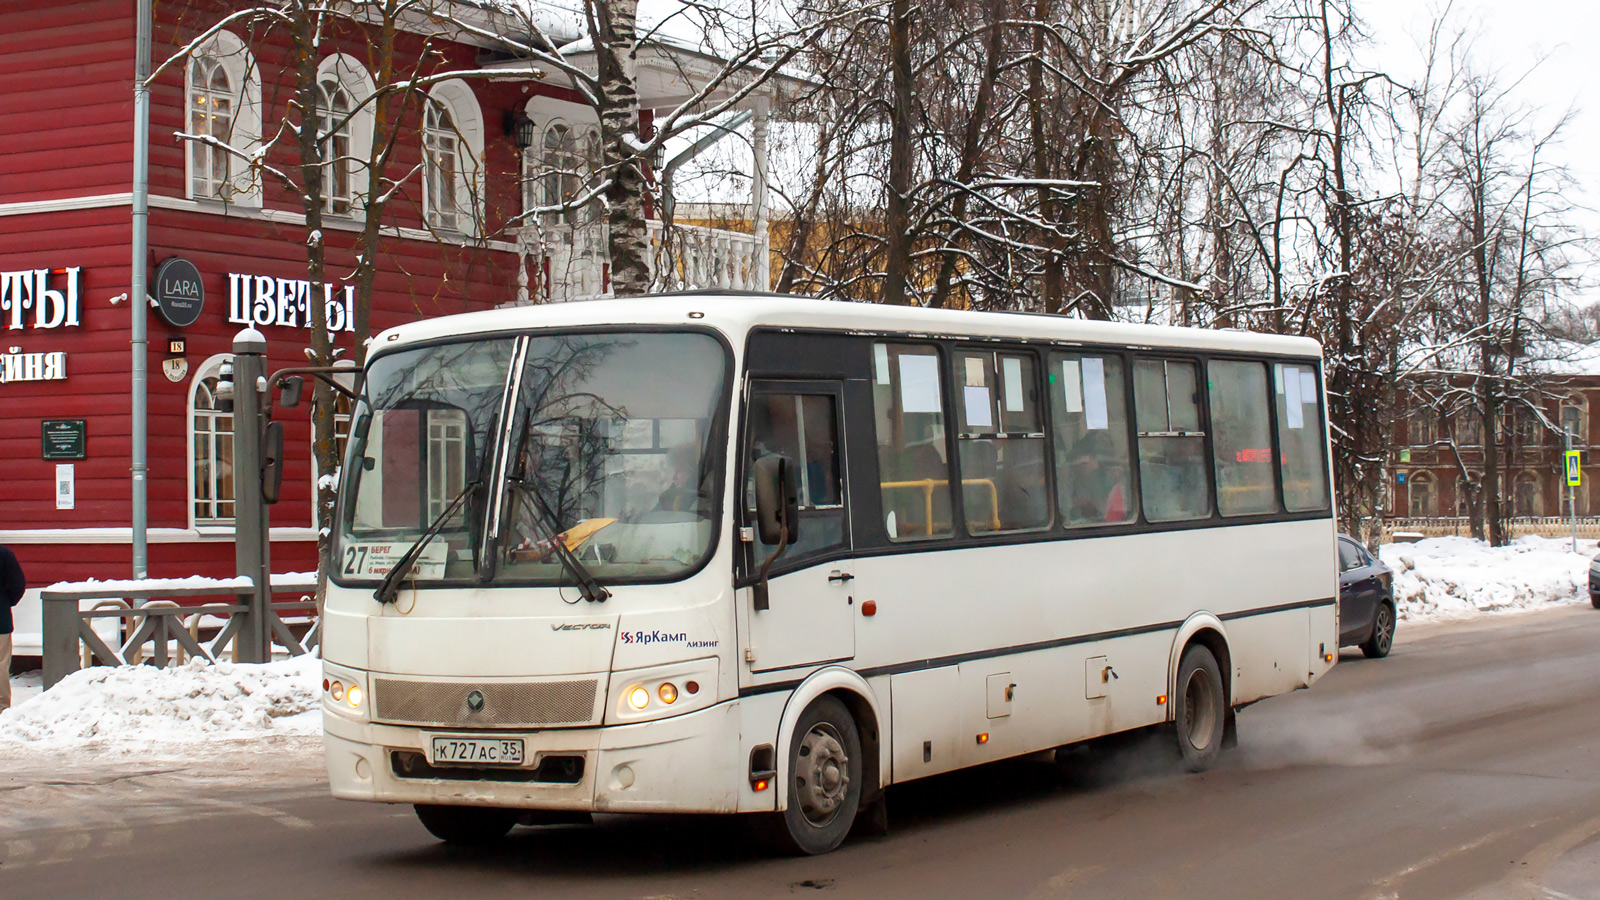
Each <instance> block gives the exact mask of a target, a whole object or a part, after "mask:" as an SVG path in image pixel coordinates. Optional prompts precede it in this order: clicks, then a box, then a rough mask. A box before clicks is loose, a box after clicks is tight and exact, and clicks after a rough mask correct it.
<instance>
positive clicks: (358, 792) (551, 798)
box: [323, 700, 774, 812]
mask: <svg viewBox="0 0 1600 900" xmlns="http://www.w3.org/2000/svg"><path fill="white" fill-rule="evenodd" d="M740 712H741V711H740V703H739V701H737V700H733V701H728V702H724V703H720V704H717V705H715V706H710V707H707V708H705V709H701V710H696V711H694V712H691V713H685V714H683V715H679V716H671V717H668V718H665V719H658V720H655V721H652V722H644V723H639V724H632V725H612V726H602V727H597V728H560V729H546V730H543V731H528V732H510V731H507V732H499V731H496V732H477V733H472V732H467V731H461V730H456V731H448V732H441V731H438V730H434V729H424V728H417V727H414V726H405V725H383V724H375V723H370V722H362V721H357V720H354V719H349V718H346V717H343V716H339V715H335V714H329V713H326V712H325V713H324V716H323V728H324V733H323V744H324V749H325V752H326V754H327V763H328V783H329V785H330V787H331V788H332V790H333V795H334V796H335V797H338V798H341V799H346V800H369V801H375V802H379V803H436V804H448V805H460V806H497V807H511V808H520V809H541V810H570V811H587V812H741V811H751V810H758V809H763V808H764V809H768V810H770V809H772V808H773V803H774V801H773V798H772V794H773V792H772V791H766V792H764V793H762V794H756V793H754V792H753V791H752V789H751V787H750V785H749V782H748V779H747V778H746V777H744V776H745V774H746V773H745V768H746V767H745V766H744V765H742V764H741V761H740V759H739V752H740V746H741V742H740V730H741V722H740ZM436 734H450V735H470V736H474V737H485V738H521V739H522V740H523V741H524V746H525V751H524V754H525V755H524V759H525V764H524V765H523V766H521V767H514V768H513V767H505V768H498V767H482V768H476V769H462V768H444V767H440V768H434V767H432V766H429V765H427V764H426V754H425V750H424V744H425V742H429V741H430V740H431V738H432V737H433V735H436ZM549 757H555V758H557V760H556V761H557V762H558V763H560V764H561V765H557V766H553V767H550V770H551V771H554V772H556V773H557V775H556V777H557V778H559V779H561V780H530V779H534V778H540V777H543V774H542V773H544V772H545V771H546V770H544V769H540V764H541V762H542V761H543V760H545V759H546V758H549ZM574 758H581V759H582V771H581V775H574V773H573V768H574V766H572V765H570V764H569V763H570V762H571V761H572V760H573V759H574ZM434 776H443V777H434Z"/></svg>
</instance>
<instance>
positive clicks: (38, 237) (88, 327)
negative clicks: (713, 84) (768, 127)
mask: <svg viewBox="0 0 1600 900" xmlns="http://www.w3.org/2000/svg"><path fill="white" fill-rule="evenodd" d="M226 5H227V4H226V3H225V2H222V0H217V2H212V0H157V2H156V7H155V10H156V11H155V22H154V42H153V52H152V57H153V59H154V60H155V61H156V62H157V63H158V64H159V63H160V62H161V61H162V60H165V59H167V58H168V57H171V56H173V55H174V54H175V53H177V52H178V51H179V49H180V48H182V47H183V46H184V45H185V44H187V43H189V42H190V41H191V40H193V39H194V38H195V36H196V35H198V34H199V33H200V32H201V31H202V30H203V29H204V28H205V27H207V26H209V25H210V24H211V23H213V22H215V21H217V19H218V12H219V10H222V9H223V8H224V7H225V6H226ZM574 27H576V23H574ZM135 35H136V22H135V2H134V0H67V2H61V0H7V2H5V3H0V122H3V126H0V323H3V327H4V331H5V342H4V344H0V351H3V353H0V465H3V471H4V473H5V475H4V481H3V483H0V543H5V544H8V545H10V546H11V547H12V548H13V549H14V550H15V551H16V553H17V556H18V558H19V559H20V560H21V562H22V564H23V566H24V567H25V569H26V570H27V573H28V581H29V586H30V588H34V589H37V588H39V587H41V586H43V585H46V584H49V583H52V582H56V581H61V580H79V579H85V578H101V579H105V578H127V577H129V576H130V574H131V562H132V559H131V542H132V536H131V535H132V529H131V516H132V507H131V496H132V491H131V481H130V459H131V422H132V415H131V400H130V383H131V377H130V370H131V365H132V359H131V351H130V334H131V332H130V329H131V325H132V321H133V320H132V317H133V316H147V317H148V319H147V322H148V330H149V350H148V358H147V360H146V366H147V370H148V372H149V379H148V417H147V421H148V435H149V438H148V467H149V479H148V482H147V493H148V540H149V574H150V575H151V576H152V577H179V576H185V575H195V574H198V575H210V576H227V575H231V574H233V571H232V569H233V559H234V548H233V545H232V534H233V520H232V515H233V511H232V506H233V504H232V502H231V499H230V498H231V496H232V493H231V491H232V486H231V459H232V454H231V419H230V417H229V416H227V415H226V414H225V413H222V412H219V411H218V410H217V409H216V406H215V402H214V398H213V395H212V391H213V389H214V387H215V384H216V380H217V379H216V376H217V373H218V369H219V367H220V364H221V362H222V361H223V359H224V358H225V356H226V354H227V352H228V350H229V348H230V346H231V342H232V338H233V336H234V335H235V334H236V333H237V332H238V331H239V330H240V329H241V328H244V327H246V325H247V324H249V325H254V327H256V328H257V329H258V330H260V331H261V332H262V333H263V334H265V336H266V338H267V342H268V347H269V359H268V367H269V368H280V367H287V366H291V365H303V364H304V363H305V355H304V351H305V348H306V347H307V346H308V345H309V342H310V331H309V327H308V324H309V323H308V315H307V313H308V312H310V309H311V308H313V307H312V304H311V302H310V301H311V300H312V299H313V298H316V297H319V296H320V297H323V298H329V297H332V298H336V299H339V298H344V297H346V296H347V289H348V285H347V284H346V283H345V280H344V279H345V278H346V277H347V276H348V275H349V273H350V272H351V271H352V270H353V268H354V262H355V261H354V257H353V246H354V242H355V237H356V233H357V231H358V229H359V228H360V227H361V224H362V219H361V212H360V210H359V198H360V196H361V194H362V189H363V187H364V180H363V179H364V177H365V176H364V174H363V173H362V172H360V171H359V170H356V169H354V168H353V167H347V168H346V169H345V170H344V171H340V172H333V173H330V176H329V178H328V181H329V182H330V184H331V185H332V186H333V187H332V189H331V190H330V193H332V194H333V195H334V196H332V197H331V198H330V200H329V202H328V204H327V205H326V207H325V209H326V212H325V220H326V221H325V224H324V240H325V243H326V246H327V248H328V252H327V263H328V265H327V278H328V281H329V282H330V284H329V285H327V286H323V287H319V286H315V285H308V284H306V283H305V281H304V279H305V277H306V261H305V259H306V253H305V241H306V239H307V234H306V228H305V219H304V215H303V211H302V205H301V200H300V199H299V197H298V196H297V195H295V194H293V193H291V192H289V191H288V190H286V189H285V187H284V186H283V185H282V184H281V183H279V182H277V181H275V180H274V179H273V178H271V177H270V176H262V175H260V174H259V173H255V174H252V172H251V171H250V167H249V166H248V165H247V164H245V163H243V162H241V161H239V160H238V159H237V158H230V157H229V156H228V155H227V154H224V153H220V152H216V151H213V150H208V149H207V148H205V147H204V146H202V145H200V144H196V143H193V142H185V141H181V140H178V139H176V138H175V137H174V134H175V132H179V131H187V132H190V133H208V134H217V135H219V136H221V137H225V139H227V140H228V142H229V143H232V144H234V145H239V146H245V147H260V146H261V145H262V143H263V136H264V135H265V136H267V138H269V139H270V135H271V133H272V132H273V131H274V130H275V129H277V128H279V127H280V126H281V124H282V123H283V122H285V121H286V120H288V119H290V118H294V117H293V116H291V113H290V108H289V105H288V102H289V98H290V96H291V95H292V93H293V91H292V88H291V87H290V79H291V78H292V76H291V74H290V73H289V72H288V71H286V69H285V65H286V58H285V55H286V52H287V44H286V42H285V41H284V40H282V39H280V38H278V37H274V36H273V35H271V34H267V35H264V36H263V35H260V34H235V33H233V32H224V33H222V34H219V35H218V36H217V37H216V38H214V39H212V40H210V41H208V42H207V43H206V44H205V45H204V46H201V47H199V48H198V49H197V52H196V53H195V54H193V55H192V57H191V58H189V59H186V60H184V61H181V62H179V63H178V64H175V65H172V66H170V67H169V68H168V69H167V70H166V71H165V72H164V73H163V74H162V75H161V77H160V78H159V80H158V81H157V83H156V84H155V85H154V87H153V89H152V92H151V114H150V119H151V123H150V134H151V139H150V149H149V160H150V217H149V230H148V235H149V255H148V259H147V265H148V267H149V273H150V284H151V286H152V290H153V289H154V286H155V284H156V275H157V271H158V269H159V267H160V266H161V265H162V264H163V263H164V262H166V261H167V260H171V259H182V260H186V261H188V262H190V263H192V264H193V266H194V268H195V269H196V270H197V271H198V273H199V280H200V282H201V283H202V284H203V286H204V304H203V306H202V308H201V310H200V314H199V317H198V319H196V320H195V321H194V322H193V324H190V325H187V326H186V327H176V326H174V325H172V324H170V323H169V321H167V320H166V319H164V318H163V317H162V316H160V315H158V314H157V312H156V311H154V310H152V309H151V308H150V305H149V304H148V303H144V302H135V301H133V300H130V298H129V285H130V279H131V274H130V272H131V270H130V258H131V256H130V255H131V239H132V224H131V204H132V182H133V158H134V148H133V143H132V135H133V134H134V102H133V92H132V89H131V83H132V80H133V77H134V65H135ZM568 36H569V37H572V38H577V37H578V34H577V33H576V32H573V33H572V34H570V35H568ZM414 38H415V39H414V40H409V41H402V46H405V47H409V48H410V51H409V52H419V51H420V50H421V48H422V46H423V43H422V38H421V37H420V36H414ZM466 41H467V39H465V38H463V39H460V40H457V41H455V42H443V43H441V42H439V41H438V40H437V39H435V40H434V41H433V42H432V44H431V45H430V47H431V49H432V51H433V52H436V53H440V54H442V56H440V57H438V59H441V60H442V62H440V63H439V65H442V66H443V67H445V68H446V69H450V68H452V67H459V68H460V69H476V68H481V67H483V66H485V65H491V66H492V65H497V64H499V63H496V62H494V60H495V59H496V55H495V52H494V51H495V48H494V47H492V46H489V44H490V43H492V42H484V43H482V44H473V43H468V42H466ZM369 52H370V44H369V42H368V41H367V40H365V38H364V36H363V35H362V34H360V33H356V32H348V33H344V34H338V35H334V36H333V39H332V40H330V41H329V42H328V43H327V55H326V58H325V59H323V60H321V69H320V70H321V71H322V72H323V76H322V81H321V84H322V88H323V96H324V98H325V101H326V102H327V103H328V104H329V108H331V109H339V108H340V105H341V104H347V105H349V106H356V107H359V106H360V103H361V100H362V99H363V98H365V97H366V96H369V95H370V93H371V92H372V91H373V90H374V89H375V88H374V85H373V81H372V76H371V75H370V74H369V72H370V71H371V68H370V66H371V65H372V62H373V61H372V60H369V59H368V58H367V57H368V54H369ZM652 52H653V53H654V54H655V56H654V57H652V56H651V53H644V54H642V55H641V63H640V66H641V75H640V83H641V98H642V100H643V103H644V105H645V106H646V107H647V108H648V107H650V106H651V105H665V104H667V103H670V102H672V101H673V99H674V96H675V94H676V95H681V94H683V93H685V92H684V91H683V90H682V87H681V85H680V84H679V83H678V82H681V79H682V73H683V71H684V69H685V67H684V66H682V65H672V64H670V63H671V61H670V60H668V59H666V56H667V55H669V53H670V51H669V50H668V49H663V48H655V49H654V50H653V51H652ZM652 58H655V59H656V60H657V62H659V63H660V65H659V67H658V69H659V71H658V70H656V69H652V67H651V59H652ZM485 60H488V62H487V63H486V62H485ZM400 62H401V64H402V65H408V64H411V63H414V62H415V60H410V61H407V60H400ZM504 65H505V66H506V69H507V72H506V75H505V76H504V77H496V78H492V79H482V78H477V79H472V80H467V79H454V80H447V81H442V82H440V83H438V84H436V85H434V86H432V87H431V88H430V89H429V91H428V95H427V97H426V99H425V100H424V99H423V98H421V97H418V98H417V102H416V103H414V104H411V105H410V106H408V113H407V115H408V116H410V119H411V120H410V121H407V123H406V128H405V129H404V130H403V131H402V137H401V140H400V146H398V147H397V149H396V151H395V153H394V157H393V160H392V164H391V166H390V169H389V176H390V177H394V178H398V179H401V180H402V181H403V182H404V183H403V186H402V188H401V190H400V192H399V193H398V195H397V196H396V198H395V200H394V201H393V202H391V203H390V205H389V207H388V210H387V213H386V216H387V220H386V222H385V226H386V238H385V240H384V245H383V249H382V253H381V259H380V260H379V261H378V264H377V266H378V275H377V280H376V285H375V291H374V295H373V303H372V311H371V321H372V331H373V333H374V334H376V333H377V332H378V331H381V330H382V329H383V328H386V327H389V326H391V325H395V324H398V323H400V322H403V321H408V320H412V319H416V318H420V317H428V316H436V315H443V314H449V313H455V312H461V311H465V310H470V309H481V308H488V307H493V306H496V305H500V304H506V303H513V302H530V300H531V301H532V302H537V301H539V300H541V299H564V298H567V297H570V296H573V295H580V294H592V293H597V292H601V291H604V290H605V289H606V284H605V281H606V278H605V271H606V264H605V261H604V259H603V248H604V240H603V232H601V231H600V229H602V228H603V224H602V223H597V222H595V221H594V220H593V219H592V218H586V217H583V216H573V215H571V214H568V215H567V216H563V217H555V218H552V219H550V220H548V221H545V222H542V223H541V225H542V226H543V227H541V228H537V229H532V228H522V227H516V224H517V220H516V217H518V216H519V215H520V213H521V212H522V210H523V209H524V208H526V207H527V205H528V204H538V205H544V203H546V202H548V197H549V196H552V195H559V193H560V192H561V191H562V190H569V189H570V184H567V183H566V182H565V181H563V178H562V177H560V176H559V175H552V174H551V173H552V172H554V171H556V170H563V171H571V170H573V169H575V168H581V167H582V166H584V165H586V164H587V158H586V157H585V154H584V150H585V148H586V147H590V146H592V145H593V137H592V135H593V133H594V131H595V128H594V124H593V123H594V122H595V118H594V115H593V113H592V111H591V110H590V108H589V107H587V106H585V105H583V104H581V103H579V102H578V95H577V94H576V93H574V92H573V91H572V90H570V89H569V88H567V87H563V86H562V85H561V84H560V83H559V79H553V78H550V77H549V76H548V75H547V76H546V77H545V78H542V79H541V78H537V77H533V76H531V75H529V74H528V72H527V65H526V63H522V64H520V66H519V65H518V64H512V63H509V62H507V63H505V64H504ZM674 78H676V79H678V82H675V81H674ZM347 108H348V106H347ZM765 108H766V107H765V101H764V100H762V101H761V105H760V106H759V108H758V112H759V114H760V115H761V116H762V120H763V129H764V117H765ZM645 115H646V117H648V115H649V113H648V110H647V112H646V114H645ZM520 119H525V120H526V121H525V122H524V127H523V128H522V129H521V130H522V131H523V140H522V142H523V143H526V144H527V146H519V141H518V140H517V137H516V135H515V132H516V131H518V129H517V128H515V127H512V126H513V123H514V121H515V120H520ZM529 123H531V124H529ZM370 135H371V124H370V121H369V120H367V119H364V118H363V116H362V115H361V114H357V115H355V116H353V117H351V118H350V119H349V121H348V123H347V125H346V128H345V133H344V134H343V135H341V136H340V137H341V139H342V140H344V141H345V142H346V144H344V145H342V146H345V147H348V149H346V150H344V151H343V152H346V153H349V154H350V155H351V156H352V157H362V156H363V155H364V153H365V150H364V147H363V144H362V142H363V140H366V141H369V142H370V140H371V137H370ZM425 151H426V152H425ZM757 158H758V159H762V156H761V154H758V155H757ZM266 161H267V163H268V164H270V165H272V166H275V167H278V168H280V169H282V170H284V171H292V169H293V167H294V166H295V165H296V162H297V160H296V158H295V155H294V152H293V144H292V141H289V142H285V146H283V147H282V148H278V147H274V148H272V149H271V150H270V151H269V152H268V154H267V156H266ZM753 180H754V181H758V182H759V181H761V179H753ZM567 181H570V179H567ZM705 231H708V232H709V231H710V230H709V229H705ZM652 233H655V232H654V230H653V232H652ZM704 237H706V236H702V238H704ZM710 237H712V238H715V240H710V241H707V240H702V241H700V242H699V243H698V244H697V243H696V242H693V241H690V242H684V243H685V245H686V246H690V247H694V246H713V245H714V246H716V247H717V248H720V249H719V252H720V253H721V254H722V255H721V257H719V259H718V260H716V261H714V262H715V263H716V265H720V266H721V267H722V270H721V271H722V272H723V276H722V277H721V279H720V282H718V283H721V284H724V285H726V286H735V287H738V286H746V285H750V284H753V283H757V282H759V281H761V280H764V278H765V270H764V262H765V257H766V254H765V241H766V238H765V234H764V233H762V232H761V231H760V230H758V231H757V233H756V234H753V235H737V234H729V233H727V232H718V233H716V234H715V235H710ZM719 242H720V243H719ZM741 242H742V243H741ZM730 247H732V248H734V250H733V251H730V250H729V248H730ZM595 248H601V249H600V250H599V252H596V250H595ZM736 251H737V252H736ZM739 252H742V254H743V255H742V256H740V255H738V253H739ZM698 264H699V265H701V267H702V268H703V269H705V268H706V261H704V260H701V261H698ZM674 265H683V267H684V268H685V270H687V269H688V268H689V267H690V261H687V260H685V261H681V262H680V261H674ZM714 269H715V266H712V267H711V268H710V269H706V270H708V271H710V270H714ZM333 305H334V307H335V308H336V311H335V312H334V313H332V318H331V325H332V326H333V327H334V328H341V327H342V326H343V325H344V324H345V323H343V322H341V321H340V320H341V319H343V318H345V315H346V311H347V307H346V305H345V304H343V303H335V304H333ZM340 307H345V308H340ZM337 343H338V345H339V346H343V347H345V348H346V349H347V350H349V349H352V348H351V346H350V345H351V334H350V332H349V331H347V330H341V331H340V332H339V333H338V337H337ZM278 417H279V418H280V419H281V420H283V421H284V422H285V425H286V445H287V446H288V447H289V448H290V452H289V453H288V459H287V461H286V468H285V474H284V483H283V490H282V500H281V501H280V502H279V503H278V504H277V505H276V506H275V507H272V511H271V526H272V538H273V547H272V554H273V569H274V571H279V572H284V571H303V570H308V569H312V568H314V567H315V546H316V544H315V541H316V529H315V527H314V523H313V511H312V503H311V498H312V494H313V488H314V484H315V480H316V474H315V473H314V472H313V471H312V461H311V454H310V428H309V422H308V417H307V414H306V412H305V408H304V407H302V408H301V409H299V410H295V411H290V412H287V413H286V412H280V413H279V416H278ZM296 447H298V448H300V450H299V452H295V449H294V448H296ZM30 594H32V595H33V596H34V597H35V598H36V592H30ZM32 604H33V606H32V608H31V609H30V608H29V603H28V602H25V603H24V606H23V608H21V609H19V622H18V627H17V631H18V634H17V645H18V646H17V652H18V653H19V655H21V654H27V653H29V652H30V647H35V646H37V640H38V638H37V624H36V623H37V621H38V619H37V616H38V612H37V605H36V604H37V601H36V599H33V600H32ZM32 652H37V651H36V650H34V651H32Z"/></svg>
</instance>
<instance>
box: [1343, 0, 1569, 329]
mask: <svg viewBox="0 0 1600 900" xmlns="http://www.w3.org/2000/svg"><path fill="white" fill-rule="evenodd" d="M1444 5H1445V2H1444V0H1358V9H1360V10H1361V14H1362V15H1363V16H1365V17H1366V19H1367V22H1368V24H1369V27H1370V30H1371V33H1372V45H1371V46H1370V47H1367V48H1366V49H1365V50H1364V51H1362V54H1361V55H1362V56H1364V57H1366V58H1365V59H1363V60H1362V64H1363V65H1364V66H1366V67H1368V68H1373V69H1379V68H1381V69H1383V70H1385V71H1388V72H1390V73H1391V74H1393V75H1394V76H1395V77H1396V78H1399V79H1405V78H1406V77H1407V76H1408V75H1410V74H1412V73H1413V72H1415V71H1416V70H1417V69H1418V68H1420V65H1421V61H1422V51H1421V50H1420V49H1419V48H1418V44H1420V43H1423V42H1425V40H1426V38H1427V33H1428V29H1429V27H1430V25H1431V23H1432V22H1433V19H1434V15H1435V13H1436V11H1437V10H1439V9H1441V8H1442V7H1444ZM1451 16H1452V18H1453V19H1454V20H1455V21H1456V23H1457V25H1458V26H1465V27H1467V28H1468V29H1469V30H1470V31H1474V32H1476V35H1477V37H1476V40H1475V41H1474V43H1473V52H1474V56H1475V58H1476V59H1477V60H1478V61H1479V63H1480V64H1481V65H1483V66H1484V67H1485V68H1488V69H1491V70H1494V71H1497V72H1499V73H1500V74H1501V75H1502V76H1503V77H1504V78H1505V79H1506V80H1507V81H1512V80H1515V79H1517V78H1519V77H1521V76H1523V75H1524V73H1529V70H1530V69H1531V70H1532V71H1531V73H1529V74H1527V77H1526V78H1525V79H1524V80H1523V83H1522V85H1521V86H1520V89H1519V91H1518V92H1517V95H1516V96H1517V97H1518V99H1520V100H1521V101H1523V102H1525V103H1527V104H1528V105H1529V106H1531V107H1533V108H1535V109H1537V110H1539V116H1538V120H1537V124H1538V125H1539V126H1541V127H1543V128H1548V127H1549V126H1550V125H1553V124H1554V123H1555V122H1556V121H1557V120H1559V119H1560V117H1561V115H1562V114H1563V113H1565V112H1566V111H1567V110H1568V109H1569V108H1570V109H1572V110H1573V113H1574V115H1573V118H1572V121H1571V122H1570V123H1568V125H1567V127H1566V129H1565V130H1564V132H1563V134H1564V137H1563V138H1562V141H1561V145H1560V146H1559V147H1557V148H1555V150H1554V156H1555V158H1556V160H1557V161H1559V162H1560V163H1562V164H1564V165H1565V166H1566V167H1567V168H1568V169H1569V170H1570V171H1571V173H1572V174H1573V176H1574V177H1575V178H1576V179H1577V181H1578V184H1579V187H1580V189H1581V192H1580V194H1579V195H1578V196H1577V197H1575V198H1571V199H1575V200H1576V201H1577V202H1578V203H1579V204H1580V205H1582V206H1585V207H1588V209H1589V211H1588V212H1586V213H1584V214H1583V215H1582V217H1581V220H1580V221H1581V224H1582V226H1583V227H1584V229H1585V230H1586V231H1588V232H1589V233H1590V234H1591V235H1596V236H1600V212H1597V211H1596V208H1597V207H1600V202H1597V199H1600V77H1597V75H1596V72H1597V70H1600V0H1455V2H1454V4H1453V6H1452V8H1451ZM1585 294H1586V297H1585V299H1586V300H1587V301H1596V300H1600V290H1597V289H1596V288H1595V287H1594V286H1592V285H1591V286H1590V287H1589V288H1588V290H1586V291H1585Z"/></svg>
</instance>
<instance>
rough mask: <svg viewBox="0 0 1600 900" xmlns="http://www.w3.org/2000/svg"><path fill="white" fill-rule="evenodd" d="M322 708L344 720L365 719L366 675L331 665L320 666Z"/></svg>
mask: <svg viewBox="0 0 1600 900" xmlns="http://www.w3.org/2000/svg"><path fill="white" fill-rule="evenodd" d="M322 683H323V685H325V687H324V688H323V691H322V708H323V710H324V711H326V712H331V713H335V714H337V715H340V716H343V717H345V718H346V719H361V720H363V721H365V720H366V718H367V674H366V673H365V672H361V671H359V670H356V669H346V668H345V667H344V666H339V665H334V664H332V663H326V662H325V663H323V664H322Z"/></svg>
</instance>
